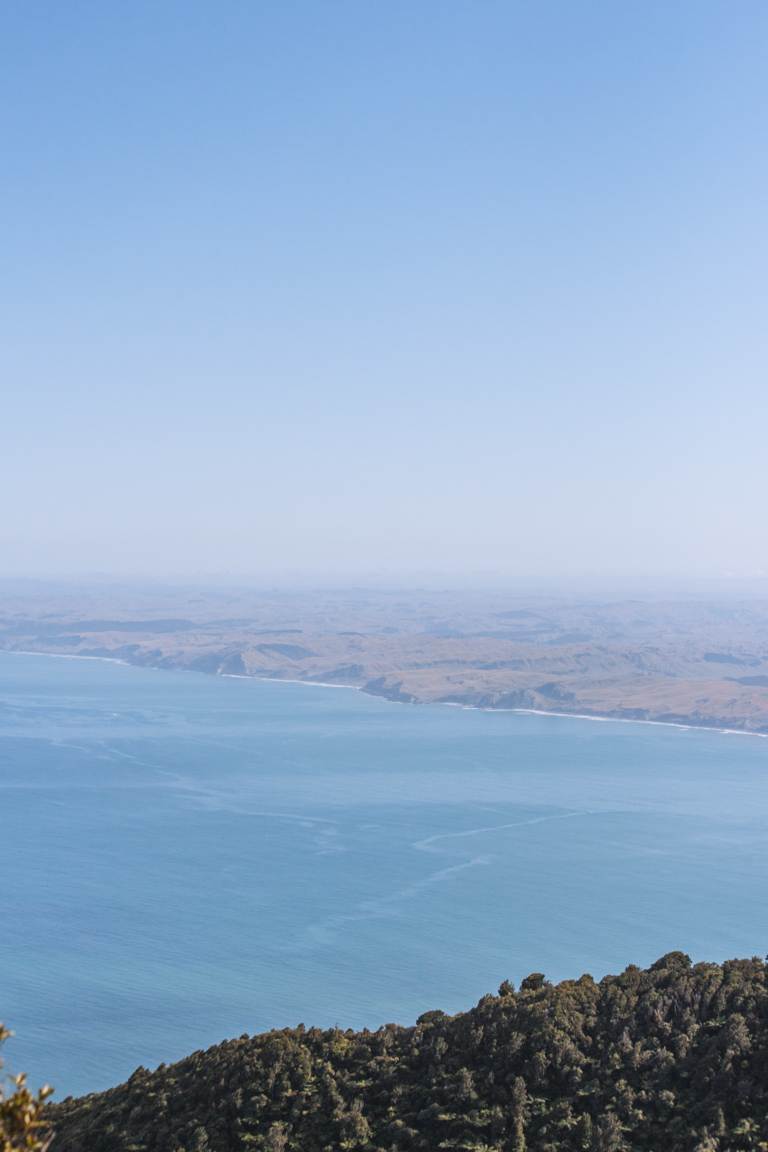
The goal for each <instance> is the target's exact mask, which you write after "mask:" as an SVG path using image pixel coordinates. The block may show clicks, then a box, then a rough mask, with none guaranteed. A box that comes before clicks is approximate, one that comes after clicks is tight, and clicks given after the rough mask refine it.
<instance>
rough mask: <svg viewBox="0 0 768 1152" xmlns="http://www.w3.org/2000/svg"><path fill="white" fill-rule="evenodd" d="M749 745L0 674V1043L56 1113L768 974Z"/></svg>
mask: <svg viewBox="0 0 768 1152" xmlns="http://www.w3.org/2000/svg"><path fill="white" fill-rule="evenodd" d="M767 773H768V742H766V741H765V740H762V739H759V738H752V737H746V736H739V735H728V734H723V733H717V732H709V731H701V730H695V729H680V728H674V727H664V726H655V725H641V724H623V723H599V722H591V721H585V720H578V719H566V718H561V717H544V716H531V715H521V714H516V713H504V712H495V713H491V712H479V711H471V710H464V709H458V708H450V707H440V706H411V705H401V704H395V703H390V702H387V701H384V700H380V699H376V698H373V697H370V696H366V695H364V694H363V693H361V692H356V691H352V690H345V689H336V688H321V687H314V686H305V685H296V684H286V683H279V682H263V681H257V680H247V679H237V678H225V677H221V678H218V677H208V676H204V675H201V674H194V673H187V672H169V671H155V670H148V669H138V668H130V667H127V666H123V665H120V664H117V663H110V662H105V661H88V660H74V659H57V658H53V657H42V656H40V657H38V656H31V655H19V654H9V653H0V883H1V888H0V891H1V892H2V933H0V1019H2V1020H4V1021H5V1023H6V1024H7V1025H8V1026H9V1027H11V1028H12V1029H13V1030H14V1032H15V1033H16V1035H15V1037H14V1039H13V1040H12V1041H11V1042H10V1044H9V1046H8V1048H7V1050H6V1052H5V1056H6V1059H7V1060H8V1062H9V1064H10V1065H11V1066H12V1068H13V1069H14V1070H17V1069H24V1070H26V1071H27V1072H28V1073H29V1074H30V1078H31V1080H32V1082H33V1083H41V1082H42V1081H43V1080H48V1081H50V1082H51V1083H53V1084H54V1085H55V1087H56V1094H57V1097H61V1096H63V1095H66V1094H68V1093H73V1094H79V1093H83V1092H88V1091H94V1090H97V1089H100V1088H105V1087H108V1086H109V1085H111V1084H114V1083H117V1082H118V1081H120V1080H122V1079H124V1078H125V1077H127V1076H128V1075H130V1073H131V1072H132V1071H133V1069H134V1068H135V1067H136V1066H137V1065H139V1064H143V1065H146V1066H150V1067H151V1066H154V1065H156V1064H157V1063H159V1062H161V1061H164V1062H169V1061H171V1060H174V1059H178V1058H180V1057H182V1056H184V1055H186V1054H188V1053H189V1052H191V1051H193V1050H196V1049H198V1048H202V1047H205V1046H207V1045H210V1044H213V1043H216V1042H218V1041H220V1040H222V1039H224V1038H225V1037H227V1036H233V1035H239V1034H241V1033H242V1032H245V1031H247V1032H255V1031H260V1030H263V1029H266V1028H271V1027H283V1026H288V1025H294V1024H296V1023H298V1022H300V1021H302V1022H304V1023H306V1024H307V1025H310V1024H314V1025H321V1026H327V1025H333V1024H337V1023H338V1024H340V1025H341V1026H343V1027H355V1028H359V1027H363V1026H367V1027H377V1026H378V1025H380V1024H382V1023H384V1022H387V1021H392V1020H396V1021H399V1022H402V1023H411V1022H413V1021H414V1020H415V1018H416V1017H417V1016H418V1015H419V1014H420V1013H421V1012H423V1011H426V1010H428V1009H432V1008H438V1007H439V1008H443V1009H444V1010H446V1011H449V1012H454V1011H458V1010H461V1009H463V1008H466V1007H469V1006H470V1005H471V1004H472V1003H474V1002H476V1001H477V999H478V998H479V997H480V996H481V995H482V994H484V993H485V992H489V991H494V990H495V989H496V988H497V987H498V985H499V983H500V982H501V981H502V980H504V979H512V980H515V981H519V980H520V979H521V978H522V977H524V976H525V975H527V974H528V973H529V972H531V971H543V972H544V973H545V974H546V975H547V976H548V977H549V978H550V979H562V978H564V977H571V976H574V977H575V976H578V975H579V974H580V973H581V972H583V971H590V972H592V973H593V975H595V976H598V977H599V976H601V975H604V974H605V973H607V972H612V971H618V970H620V969H621V968H623V967H624V966H625V965H626V964H628V963H636V964H641V965H645V964H648V963H650V962H652V961H653V960H655V959H656V958H657V957H658V956H660V955H662V954H663V953H664V952H667V951H670V950H672V949H683V950H685V951H687V952H689V953H690V954H691V956H692V957H693V958H694V959H696V960H698V959H707V960H718V961H719V960H723V959H725V958H727V957H730V956H749V955H753V954H758V955H764V954H765V952H766V950H768V916H767V915H766V899H765V893H766V891H768V775H767Z"/></svg>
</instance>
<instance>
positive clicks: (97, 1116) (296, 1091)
mask: <svg viewBox="0 0 768 1152" xmlns="http://www.w3.org/2000/svg"><path fill="white" fill-rule="evenodd" d="M49 1117H50V1120H51V1123H52V1125H53V1126H54V1128H55V1131H56V1135H55V1138H54V1142H53V1145H52V1152H204V1150H210V1152H234V1150H235V1149H238V1150H241V1149H254V1150H257V1149H263V1150H264V1152H294V1150H295V1152H299V1150H300V1152H337V1150H341V1149H350V1150H358V1152H390V1150H395V1152H399V1150H400V1149H403V1150H404V1149H414V1150H415V1149H420V1150H430V1152H433V1150H435V1152H436V1150H438V1149H464V1150H467V1152H469V1150H471V1149H474V1150H475V1152H482V1150H484V1152H618V1150H622V1149H626V1150H633V1152H640V1150H648V1152H742V1150H743V1152H759V1150H765V1149H767V1148H768V966H767V965H766V964H765V963H763V961H761V960H757V959H753V960H734V961H729V962H727V963H725V964H723V965H715V964H696V965H691V962H690V960H689V959H688V957H687V956H685V955H683V954H682V953H679V952H675V953H670V954H669V955H667V956H665V957H663V958H662V959H661V960H659V961H658V962H657V963H656V964H654V965H653V966H652V967H651V968H650V969H648V970H647V971H643V970H641V969H639V968H635V967H630V968H628V969H626V971H624V972H623V973H622V974H621V975H620V976H610V977H606V978H605V979H604V980H602V981H600V983H596V982H595V981H594V980H593V979H592V978H591V977H590V976H582V977H581V979H579V980H575V981H564V982H563V983H561V984H558V985H551V984H549V983H547V981H546V980H545V979H544V977H543V976H541V975H538V974H534V975H532V976H529V977H528V978H527V979H526V980H524V981H523V983H522V985H521V988H520V990H519V991H515V990H514V989H513V988H512V986H511V985H508V984H503V985H502V987H501V988H500V989H499V995H498V996H485V997H483V999H482V1000H481V1001H480V1002H479V1004H478V1005H477V1007H476V1008H473V1009H472V1010H471V1011H469V1012H466V1013H462V1014H460V1015H458V1016H454V1017H448V1016H445V1015H444V1014H443V1013H442V1012H439V1011H435V1012H427V1013H426V1014H425V1015H424V1016H422V1017H421V1018H420V1019H419V1021H418V1023H417V1024H416V1026H415V1027H411V1028H402V1027H398V1026H396V1025H387V1026H385V1027H383V1028H381V1029H379V1030H378V1031H376V1032H345V1031H341V1030H340V1029H332V1030H328V1031H320V1030H317V1029H305V1028H304V1027H303V1026H301V1025H300V1026H299V1027H298V1028H293V1029H286V1030H284V1031H279V1032H269V1033H266V1034H264V1035H260V1036H254V1037H248V1036H242V1037H241V1038H240V1039H238V1040H230V1041H228V1042H226V1043H224V1044H220V1045H218V1046H217V1047H215V1048H211V1049H209V1050H208V1051H207V1052H197V1053H195V1054H194V1055H192V1056H190V1057H188V1058H187V1059H186V1060H183V1061H181V1062H180V1063H179V1064H175V1065H172V1066H169V1067H166V1066H162V1065H161V1067H160V1068H158V1069H157V1070H156V1071H154V1072H148V1071H147V1070H146V1069H144V1068H140V1069H138V1070H137V1071H136V1072H135V1073H134V1074H133V1076H132V1077H131V1078H130V1080H129V1081H128V1082H127V1083H126V1084H123V1085H121V1086H120V1087H117V1088H114V1089H112V1090H110V1091H108V1092H104V1093H101V1094H99V1095H94V1096H88V1097H85V1098H83V1099H79V1100H66V1101H64V1102H63V1103H61V1104H58V1105H55V1106H51V1108H50V1110H49Z"/></svg>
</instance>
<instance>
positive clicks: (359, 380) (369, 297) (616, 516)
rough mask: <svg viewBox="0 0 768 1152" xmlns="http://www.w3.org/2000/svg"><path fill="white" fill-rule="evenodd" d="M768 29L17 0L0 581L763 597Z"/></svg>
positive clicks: (491, 2) (697, 14)
mask: <svg viewBox="0 0 768 1152" xmlns="http://www.w3.org/2000/svg"><path fill="white" fill-rule="evenodd" d="M767 103H768V5H766V4H765V2H764V0H722V2H712V0H675V2H672V3H670V2H669V0H637V2H636V0H625V2H622V3H618V4H617V3H616V2H615V0H605V2H603V0H557V2H553V0H535V2H534V0H530V2H528V0H526V2H518V0H506V2H504V3H496V2H495V0H471V2H470V0H468V2H457V0H421V2H419V3H413V2H412V0H408V2H404V0H386V2H378V0H377V2H374V0H371V2H368V0H364V2H361V0H313V2H308V0H301V2H300V0H264V2H260V3H252V2H250V0H248V2H244V0H243V2H237V0H219V2H217V3H215V4H214V3H211V2H208V3H200V2H198V0H183V2H181V0H178V2H177V0H164V2H161V3H156V2H155V0H151V2H145V0H132V2H131V3H130V4H122V3H106V4H105V3H103V2H96V0H93V2H84V0H69V2H68V3H67V4H61V3H59V2H58V0H39V2H38V3H35V4H29V3H27V2H26V0H6V2H5V3H3V4H2V6H0V133H1V134H2V136H1V138H2V177H1V178H0V210H1V212H2V259H1V260H0V389H1V390H2V397H1V398H0V400H1V402H0V435H1V437H2V438H1V440H0V570H2V572H3V573H4V574H6V575H21V574H30V575H48V576H58V575H68V574H70V575H72V574H83V573H103V574H110V573H113V574H120V575H140V576H142V577H144V576H152V575H157V576H162V577H168V576H178V575H183V576H185V577H195V578H198V577H207V576H211V577H213V576H217V577H218V576H222V575H223V576H237V577H245V578H254V579H267V580H280V579H308V580H313V579H319V578H322V579H333V580H339V581H343V580H347V579H353V580H360V579H367V578H369V577H370V578H376V579H385V580H386V579H398V580H403V579H409V578H414V579H415V578H419V579H422V578H424V577H425V574H426V575H429V574H434V575H435V576H436V577H438V578H446V579H452V578H455V579H461V580H470V581H471V580H472V579H475V578H477V579H478V580H479V579H484V578H487V577H498V578H499V579H501V580H505V579H515V578H523V579H530V578H537V577H539V576H541V577H542V578H544V577H546V578H548V579H551V578H552V577H554V576H560V575H562V576H564V577H570V576H574V577H576V576H582V575H584V574H600V575H601V576H603V577H611V576H612V575H614V574H615V575H616V576H617V577H618V576H626V575H627V574H640V575H642V574H645V573H647V574H653V575H658V574H662V575H663V574H671V575H674V576H679V575H692V576H697V577H698V576H723V575H725V576H729V577H730V576H736V577H741V576H753V575H755V574H759V573H765V572H768V533H766V529H765V511H766V496H767V495H768V452H767V451H766V431H767V429H768V379H767V378H766V375H767V374H766V365H767V364H768V357H767V355H766V354H767V353H768V323H766V318H767V315H768V313H767V309H766V305H767V304H768V275H767V273H766V269H768V228H767V224H768V212H767V210H768V140H767V139H766V137H767V136H768V118H767V117H766V104H767Z"/></svg>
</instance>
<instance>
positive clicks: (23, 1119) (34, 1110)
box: [0, 1024, 51, 1152]
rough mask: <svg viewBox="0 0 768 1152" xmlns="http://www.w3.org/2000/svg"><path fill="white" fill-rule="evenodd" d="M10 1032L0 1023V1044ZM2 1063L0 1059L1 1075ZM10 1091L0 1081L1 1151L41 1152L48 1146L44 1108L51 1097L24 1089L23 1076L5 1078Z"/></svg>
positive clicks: (44, 1090) (46, 1092) (24, 1080)
mask: <svg viewBox="0 0 768 1152" xmlns="http://www.w3.org/2000/svg"><path fill="white" fill-rule="evenodd" d="M9 1036H10V1032H8V1030H7V1029H6V1028H3V1026H2V1024H0V1044H2V1043H3V1041H5V1040H7V1039H8V1037H9ZM2 1067H3V1062H2V1060H0V1072H1V1071H2ZM8 1080H9V1082H10V1090H9V1091H6V1088H5V1086H4V1084H3V1083H2V1081H0V1152H44V1150H45V1149H46V1148H47V1147H48V1139H47V1136H46V1129H47V1127H48V1126H47V1123H46V1121H45V1120H44V1119H43V1105H44V1104H45V1101H46V1099H47V1098H48V1097H49V1096H50V1094H51V1089H50V1088H42V1089H41V1090H40V1091H39V1092H38V1093H37V1094H36V1095H35V1093H33V1092H30V1090H29V1088H27V1083H26V1079H25V1077H24V1076H13V1077H9V1078H8Z"/></svg>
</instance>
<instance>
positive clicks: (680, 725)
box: [0, 648, 768, 740]
mask: <svg viewBox="0 0 768 1152" xmlns="http://www.w3.org/2000/svg"><path fill="white" fill-rule="evenodd" d="M0 652H5V653H7V654H8V655H9V656H50V657H52V658H53V659H54V660H103V661H104V662H105V663H107V664H122V665H123V667H125V668H143V669H145V670H147V671H153V672H199V669H196V668H160V667H158V666H157V665H154V664H132V663H131V661H130V660H121V659H120V658H119V657H118V656H83V655H80V653H78V652H32V651H30V650H29V649H22V648H1V649H0ZM199 674H200V675H201V676H218V678H219V679H220V680H257V681H259V682H260V683H263V684H299V685H303V686H304V687H305V688H337V689H339V688H343V689H346V690H347V691H350V692H362V693H364V695H366V696H371V697H373V698H375V699H377V700H386V701H387V702H388V703H389V704H415V705H419V706H424V705H427V706H429V705H438V706H440V707H442V708H460V709H462V710H464V711H467V712H490V713H493V712H506V713H516V714H517V715H520V716H544V717H553V718H555V719H560V720H592V721H593V722H594V723H596V724H646V725H652V726H653V727H655V728H677V729H679V730H680V731H683V732H712V733H715V734H717V735H719V736H756V737H757V738H758V739H761V740H768V732H752V731H750V730H749V729H747V728H726V727H722V726H720V725H716V724H686V723H685V722H683V721H682V720H644V719H639V718H638V719H634V718H632V717H627V716H609V715H597V714H592V713H590V712H549V711H547V710H546V709H543V708H494V707H493V705H490V704H462V703H461V701H459V700H395V699H392V698H391V697H389V696H386V695H385V694H384V693H382V692H369V691H367V690H366V688H365V687H364V686H363V685H361V684H333V683H330V682H328V681H325V680H296V679H292V678H288V677H283V676H249V675H247V674H246V673H243V672H199Z"/></svg>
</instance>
